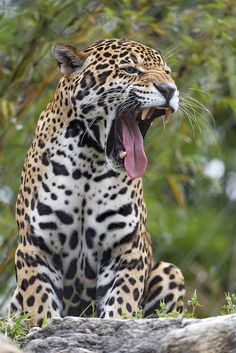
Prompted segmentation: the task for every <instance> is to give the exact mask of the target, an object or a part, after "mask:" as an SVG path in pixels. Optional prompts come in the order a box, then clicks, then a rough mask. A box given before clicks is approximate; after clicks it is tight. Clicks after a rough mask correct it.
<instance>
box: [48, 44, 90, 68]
mask: <svg viewBox="0 0 236 353" xmlns="http://www.w3.org/2000/svg"><path fill="white" fill-rule="evenodd" d="M52 55H53V57H54V58H55V59H56V60H57V62H58V65H59V67H60V69H61V72H62V73H63V74H64V75H68V74H70V73H71V72H73V71H75V70H78V69H80V68H81V67H82V66H83V64H84V62H85V60H86V58H87V57H88V54H87V53H84V52H83V51H80V50H78V49H76V48H74V47H72V46H71V45H69V44H66V43H56V44H54V45H53V47H52Z"/></svg>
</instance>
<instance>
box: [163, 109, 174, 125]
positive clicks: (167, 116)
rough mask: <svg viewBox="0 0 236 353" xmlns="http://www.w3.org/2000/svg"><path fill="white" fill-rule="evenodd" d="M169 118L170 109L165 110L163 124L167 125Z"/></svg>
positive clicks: (170, 114)
mask: <svg viewBox="0 0 236 353" xmlns="http://www.w3.org/2000/svg"><path fill="white" fill-rule="evenodd" d="M171 116H172V110H171V109H170V108H168V109H165V118H164V120H165V123H168V122H169V121H170V119H171Z"/></svg>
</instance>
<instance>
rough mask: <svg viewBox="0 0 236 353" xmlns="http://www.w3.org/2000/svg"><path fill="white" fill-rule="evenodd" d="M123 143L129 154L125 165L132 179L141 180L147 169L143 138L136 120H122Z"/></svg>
mask: <svg viewBox="0 0 236 353" xmlns="http://www.w3.org/2000/svg"><path fill="white" fill-rule="evenodd" d="M122 142H123V145H124V148H125V151H126V152H127V156H126V157H125V160H124V165H125V169H126V172H127V174H128V175H129V177H130V178H132V179H135V178H140V177H141V176H142V175H143V173H144V172H145V169H146V167H147V157H146V154H145V151H144V147H143V137H142V134H141V132H140V129H139V127H138V124H137V122H136V120H135V119H132V118H130V119H122Z"/></svg>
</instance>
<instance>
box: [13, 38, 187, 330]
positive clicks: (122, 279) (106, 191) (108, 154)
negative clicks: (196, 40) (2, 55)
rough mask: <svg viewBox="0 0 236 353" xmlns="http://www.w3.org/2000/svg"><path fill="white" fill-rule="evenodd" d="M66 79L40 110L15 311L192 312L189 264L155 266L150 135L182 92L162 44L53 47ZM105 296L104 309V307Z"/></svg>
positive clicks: (23, 213)
mask: <svg viewBox="0 0 236 353" xmlns="http://www.w3.org/2000/svg"><path fill="white" fill-rule="evenodd" d="M52 54H53V57H54V58H55V59H56V61H57V63H58V65H59V67H60V70H61V73H62V77H61V79H60V81H59V84H58V86H57V88H56V92H55V96H54V98H53V100H52V101H51V102H49V104H48V105H47V107H46V108H45V109H44V110H43V112H42V113H41V115H40V118H39V121H38V124H37V128H36V132H35V136H34V138H33V142H32V145H31V147H30V149H29V151H28V154H27V156H26V159H25V163H24V167H23V172H22V175H21V184H20V190H19V194H18V198H17V203H16V219H17V225H18V229H19V242H18V247H17V250H16V255H15V268H16V283H17V284H16V289H15V291H14V294H13V298H12V301H11V310H12V311H16V312H24V313H26V312H30V313H31V315H32V320H33V322H34V323H35V324H36V325H39V326H40V325H42V322H43V320H44V318H48V319H50V318H54V317H63V316H66V315H73V316H80V315H83V316H91V315H92V313H94V312H95V315H96V316H98V317H101V318H114V319H120V318H122V317H123V316H124V314H125V315H126V317H132V316H134V315H135V313H136V312H137V311H138V310H140V309H141V310H142V312H143V315H144V317H148V316H149V315H151V314H153V313H155V310H156V309H158V308H160V303H161V302H164V303H165V305H166V307H167V310H168V311H172V310H173V309H176V310H178V311H180V312H181V311H182V310H183V298H184V294H185V285H184V279H183V275H182V273H181V271H180V269H179V268H178V267H176V266H175V265H173V264H171V263H167V262H162V261H161V262H158V263H156V264H154V262H153V256H152V247H151V239H150V235H149V233H148V230H147V226H146V219H147V216H146V207H145V204H144V200H143V188H142V175H143V174H144V172H145V170H146V167H147V156H146V154H145V150H144V137H145V135H146V133H147V131H148V129H149V128H150V126H151V124H152V122H153V120H154V119H156V118H159V117H163V118H164V119H165V120H169V119H170V118H171V116H172V113H174V112H175V111H176V110H177V109H178V103H179V92H178V89H177V86H176V85H175V82H174V80H173V78H172V77H171V71H170V68H169V67H168V66H167V64H166V62H165V61H164V59H163V57H162V55H161V53H160V50H158V49H157V50H155V49H152V48H150V47H148V46H146V45H143V44H140V43H137V42H135V41H132V40H127V39H105V40H100V41H98V42H96V43H95V44H93V45H91V46H90V47H89V48H88V49H86V50H84V51H82V50H79V49H77V48H75V47H73V46H71V45H68V44H65V43H57V44H55V45H54V47H53V49H52ZM93 303H94V304H93Z"/></svg>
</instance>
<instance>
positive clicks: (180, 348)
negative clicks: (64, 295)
mask: <svg viewBox="0 0 236 353" xmlns="http://www.w3.org/2000/svg"><path fill="white" fill-rule="evenodd" d="M24 351H25V352H30V353H39V352H40V353H42V352H47V353H62V352H63V353H115V352H117V353H124V352H125V353H126V352H129V353H236V315H227V316H218V317H212V318H207V319H183V318H178V319H171V318H167V319H138V320H105V319H84V318H75V317H66V318H64V319H54V320H53V321H52V322H51V323H50V324H49V325H48V326H47V327H46V328H44V329H40V330H37V331H36V332H33V333H32V334H30V335H29V336H28V337H27V339H26V341H25V346H24Z"/></svg>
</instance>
